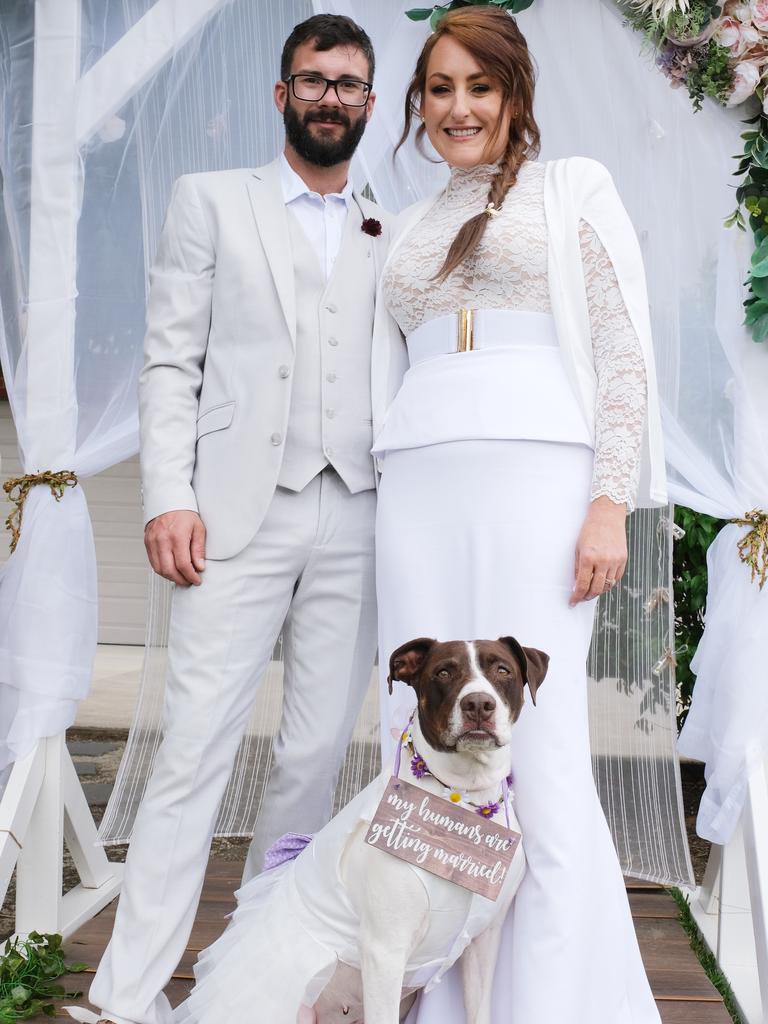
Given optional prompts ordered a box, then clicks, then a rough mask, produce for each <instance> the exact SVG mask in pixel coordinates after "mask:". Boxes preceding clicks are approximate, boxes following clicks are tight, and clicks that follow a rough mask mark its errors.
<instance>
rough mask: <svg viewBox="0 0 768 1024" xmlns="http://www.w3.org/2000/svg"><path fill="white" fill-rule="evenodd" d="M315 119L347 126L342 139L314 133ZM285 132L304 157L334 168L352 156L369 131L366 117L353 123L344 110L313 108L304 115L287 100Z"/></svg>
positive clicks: (284, 114) (314, 162)
mask: <svg viewBox="0 0 768 1024" xmlns="http://www.w3.org/2000/svg"><path fill="white" fill-rule="evenodd" d="M313 121H335V122H336V123H337V124H341V125H344V126H345V128H346V131H345V132H344V134H343V135H342V136H341V138H338V139H337V138H333V137H328V138H323V137H322V136H320V137H318V136H316V135H313V134H312V132H311V130H310V127H309V126H310V125H311V123H312V122H313ZM283 124H284V125H285V135H286V138H287V139H288V141H289V142H290V144H291V145H292V146H293V148H294V149H295V150H296V152H297V153H298V154H299V156H300V157H303V159H304V160H306V161H307V162H308V163H310V164H316V165H317V166H318V167H333V166H334V164H341V163H345V162H346V161H347V160H351V159H352V155H353V153H354V152H355V150H356V149H357V144H358V143H359V142H360V139H361V138H362V137H363V132H364V131H365V116H362V117H360V119H359V120H358V121H356V122H355V123H352V122H351V121H350V118H349V116H348V114H347V113H346V111H344V110H338V109H337V110H324V111H319V110H310V111H308V112H307V113H306V114H305V115H304V117H300V116H299V114H298V113H297V112H296V110H294V108H293V107H292V106H291V105H290V103H287V104H286V106H285V110H284V111H283Z"/></svg>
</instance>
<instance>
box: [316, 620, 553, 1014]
mask: <svg viewBox="0 0 768 1024" xmlns="http://www.w3.org/2000/svg"><path fill="white" fill-rule="evenodd" d="M548 663H549V658H548V656H547V655H546V654H545V653H544V652H543V651H539V650H536V649H534V648H524V647H522V646H521V645H520V644H519V643H518V641H517V640H515V639H514V638H513V637H509V636H507V637H500V638H499V639H498V640H494V641H491V640H476V641H472V642H465V641H450V642H447V643H440V642H438V641H437V640H434V639H430V638H426V637H422V638H419V639H416V640H411V641H410V642H409V643H406V644H403V646H402V647H399V648H398V649H397V650H396V651H395V652H394V653H393V654H392V656H391V658H390V663H389V677H388V682H389V690H390V693H391V692H392V684H393V682H394V681H396V680H400V681H402V682H405V683H407V684H408V685H409V686H411V687H413V689H414V690H415V692H416V699H417V711H416V714H415V716H414V719H413V722H412V740H413V748H414V749H415V750H416V751H418V754H419V755H421V757H422V758H423V761H424V762H425V763H426V765H428V766H429V772H430V774H428V775H426V776H424V777H423V778H412V777H409V771H408V767H409V766H408V765H404V766H401V769H400V776H401V777H402V778H407V779H408V781H409V782H410V783H411V784H414V785H417V786H419V787H420V788H422V789H426V790H428V791H431V792H435V793H437V794H438V795H441V794H442V793H443V785H442V784H444V783H448V785H449V786H453V787H456V788H457V789H459V790H460V791H461V793H462V794H463V795H464V796H465V797H466V799H467V800H471V802H472V803H473V804H475V805H483V804H484V803H485V802H486V801H490V800H496V799H497V798H498V795H499V781H500V779H502V778H504V777H505V776H507V775H508V773H509V770H510V758H511V744H512V741H513V726H514V723H515V722H516V721H517V719H518V717H519V715H520V712H521V710H522V707H523V702H524V688H525V686H526V685H527V686H528V688H529V691H530V696H531V700H532V701H533V703H534V704H535V703H536V693H537V690H538V687H539V686H540V685H541V683H542V681H543V679H544V677H545V675H546V672H547V666H548ZM389 774H390V772H389V766H385V770H384V772H382V777H384V778H388V777H389ZM380 778H381V777H380ZM437 779H439V780H440V782H439V783H437V782H436V780H437ZM372 785H376V783H375V782H374V783H373V784H372ZM511 825H512V828H515V829H517V830H519V825H518V824H517V822H516V819H515V818H514V815H513V814H512V819H511ZM366 826H367V822H365V821H363V822H362V823H361V824H360V825H358V827H357V828H356V829H355V831H354V832H353V833H352V834H351V836H350V837H349V840H348V842H347V843H346V846H345V848H344V850H343V853H342V855H341V861H340V869H339V879H340V881H341V884H342V886H343V887H344V889H345V892H346V897H347V899H348V900H349V903H350V904H351V906H352V907H353V909H354V911H355V913H356V914H357V916H358V920H359V932H358V934H359V966H358V965H350V964H347V963H339V966H338V967H337V969H336V971H335V973H334V974H333V976H332V978H331V979H330V981H329V982H328V984H327V985H326V987H325V988H324V990H323V992H322V993H321V995H320V997H319V998H318V999H317V1000H316V1002H315V1003H314V1005H313V1006H312V1007H311V1008H310V1007H308V1006H303V1007H302V1009H301V1011H300V1014H299V1016H298V1018H297V1021H298V1024H337V1022H339V1024H341V1022H342V1021H346V1022H348V1024H363V1022H364V1024H401V1022H402V1021H404V1020H405V1018H406V1016H407V1015H408V1013H409V1012H410V1009H411V1007H412V1005H413V1003H414V1001H415V999H416V993H417V991H418V986H408V985H404V978H405V976H406V974H407V972H408V967H409V965H410V964H411V963H412V962H413V960H414V957H415V959H416V960H419V959H420V958H419V956H418V954H419V950H420V949H421V950H423V949H424V948H425V947H426V948H429V947H430V945H433V946H435V945H436V946H437V947H439V946H440V936H435V934H434V933H435V932H436V931H439V925H438V924H437V923H436V921H435V918H442V917H446V916H447V917H449V918H450V917H451V914H450V912H449V911H450V910H451V908H456V910H457V913H456V914H455V919H456V920H459V919H460V918H461V916H462V913H463V908H465V907H466V906H467V904H468V902H469V900H470V899H471V898H472V896H471V894H470V893H468V892H467V891H466V890H464V889H462V888H460V887H459V886H457V885H455V884H454V883H452V882H449V881H446V880H444V879H441V878H436V877H435V876H434V875H428V874H427V873H426V872H425V871H423V869H421V868H418V867H416V866H413V865H411V864H407V863H404V862H403V861H401V860H398V859H396V858H395V857H393V856H390V855H388V854H387V853H384V852H382V851H381V850H379V849H377V848H375V847H372V846H370V845H368V844H367V843H366V842H365V841H364V836H365V833H366ZM524 865H525V857H524V854H523V852H522V845H521V846H519V847H518V849H517V851H516V854H515V857H514V859H513V861H512V864H511V866H510V868H509V870H508V873H507V876H506V877H505V879H504V882H503V884H502V891H501V893H500V894H499V896H498V899H497V900H496V902H495V903H491V901H490V900H485V903H486V904H488V905H489V924H488V927H486V928H485V930H484V931H482V933H481V934H478V935H476V936H474V937H473V938H472V941H471V942H470V943H469V945H468V946H467V947H466V949H465V950H464V952H463V953H462V955H461V957H460V964H461V973H462V984H463V990H464V1004H465V1009H466V1017H467V1024H490V1021H491V1012H490V1011H491V1007H490V998H491V984H492V980H493V974H494V969H495V965H496V959H497V955H498V948H499V941H500V937H501V925H502V922H503V920H504V916H505V915H506V912H507V910H508V908H509V906H510V903H511V902H512V899H513V898H514V895H515V892H516V891H517V888H518V887H519V884H520V881H521V880H522V876H523V873H524ZM478 898H479V899H482V897H475V899H478ZM435 903H436V904H438V906H439V910H440V913H439V914H436V913H434V904H435ZM431 911H433V912H432V913H431ZM434 939H436V940H437V941H436V942H435V941H431V940H434Z"/></svg>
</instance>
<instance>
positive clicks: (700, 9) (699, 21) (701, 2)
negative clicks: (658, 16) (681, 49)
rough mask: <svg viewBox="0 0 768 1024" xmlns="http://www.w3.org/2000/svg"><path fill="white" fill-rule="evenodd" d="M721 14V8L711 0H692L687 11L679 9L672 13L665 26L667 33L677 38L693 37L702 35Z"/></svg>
mask: <svg viewBox="0 0 768 1024" xmlns="http://www.w3.org/2000/svg"><path fill="white" fill-rule="evenodd" d="M719 14H720V8H719V7H718V5H717V4H716V3H712V2H711V0H692V3H691V5H690V7H689V8H688V10H687V11H686V12H683V11H681V10H679V9H678V10H676V11H673V12H672V13H671V14H670V16H669V18H668V19H667V24H666V26H665V27H666V31H667V34H668V35H671V36H674V37H675V38H676V39H692V38H694V37H695V36H698V35H700V34H701V33H702V32H703V31H704V29H705V28H706V27H707V25H709V23H710V21H712V19H713V18H714V17H717V16H719Z"/></svg>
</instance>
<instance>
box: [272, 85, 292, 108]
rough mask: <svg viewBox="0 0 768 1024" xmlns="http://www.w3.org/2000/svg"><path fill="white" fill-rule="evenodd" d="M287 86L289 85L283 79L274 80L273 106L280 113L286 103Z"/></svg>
mask: <svg viewBox="0 0 768 1024" xmlns="http://www.w3.org/2000/svg"><path fill="white" fill-rule="evenodd" d="M289 88H290V86H289V85H286V83H285V82H283V81H279V82H275V91H274V97H275V106H276V107H277V109H278V110H279V111H280V113H281V114H282V113H283V112H284V110H285V108H286V106H287V105H288V90H289Z"/></svg>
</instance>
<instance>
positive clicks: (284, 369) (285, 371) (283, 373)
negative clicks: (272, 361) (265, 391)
mask: <svg viewBox="0 0 768 1024" xmlns="http://www.w3.org/2000/svg"><path fill="white" fill-rule="evenodd" d="M277 375H278V377H281V378H282V379H283V380H285V378H286V377H290V375H291V368H290V367H289V366H281V367H280V369H279V370H278V371H277Z"/></svg>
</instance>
